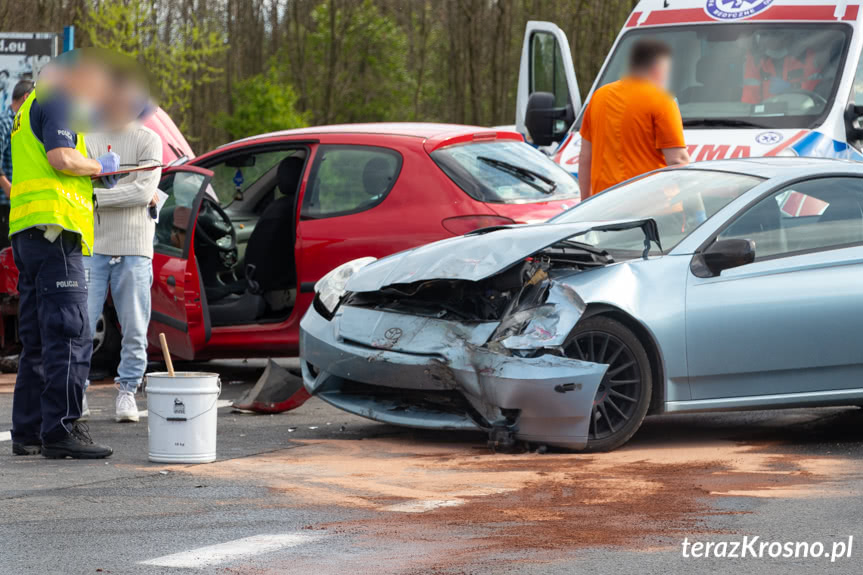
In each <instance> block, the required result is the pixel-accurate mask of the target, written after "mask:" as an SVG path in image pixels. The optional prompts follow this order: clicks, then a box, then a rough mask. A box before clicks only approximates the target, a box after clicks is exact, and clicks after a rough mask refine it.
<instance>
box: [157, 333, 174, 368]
mask: <svg viewBox="0 0 863 575" xmlns="http://www.w3.org/2000/svg"><path fill="white" fill-rule="evenodd" d="M159 343H161V344H162V357H164V358H165V364H166V365H167V366H168V375H170V376H171V377H174V362H172V361H171V352H170V350H169V349H168V340H167V339H166V338H165V334H164V333H160V334H159Z"/></svg>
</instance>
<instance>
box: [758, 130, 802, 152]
mask: <svg viewBox="0 0 863 575" xmlns="http://www.w3.org/2000/svg"><path fill="white" fill-rule="evenodd" d="M808 133H809V130H800V131H799V132H797V133H796V134H794V135H793V136H791V137H790V138H789V139H787V140H785V141H784V142H782V143H781V144H779V145H778V146H776V147H775V148H773V149H772V150H770V151H769V152H767V153H766V154H764V155H765V156H776V155H778V154H779V152H781V151H782V150H784V149H785V148H787V147H788V146H791V145H793V144H794V142H796V141H797V140H799V139H800V138H802V137H803V136H805V135H806V134H808Z"/></svg>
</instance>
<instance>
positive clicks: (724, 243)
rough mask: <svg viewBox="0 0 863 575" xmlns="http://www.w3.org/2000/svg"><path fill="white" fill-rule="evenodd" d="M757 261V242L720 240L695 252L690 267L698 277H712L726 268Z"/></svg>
mask: <svg viewBox="0 0 863 575" xmlns="http://www.w3.org/2000/svg"><path fill="white" fill-rule="evenodd" d="M754 261H755V242H754V241H752V240H748V239H728V240H718V241H715V242H713V243H712V244H710V246H708V247H707V249H705V250H704V251H702V252H701V253H699V254H695V257H694V258H692V264H691V265H690V269H691V270H692V273H693V274H694V275H695V276H696V277H700V278H712V277H716V276H718V275H720V274H721V273H722V272H723V271H724V270H727V269H731V268H736V267H740V266H743V265H746V264H751V263H752V262H754Z"/></svg>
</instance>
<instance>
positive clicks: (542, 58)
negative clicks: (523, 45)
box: [530, 32, 569, 108]
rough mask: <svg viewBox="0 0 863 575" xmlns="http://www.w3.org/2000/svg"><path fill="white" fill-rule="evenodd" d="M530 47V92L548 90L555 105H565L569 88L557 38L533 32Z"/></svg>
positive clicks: (560, 106) (546, 33) (567, 100)
mask: <svg viewBox="0 0 863 575" xmlns="http://www.w3.org/2000/svg"><path fill="white" fill-rule="evenodd" d="M530 49H531V63H530V64H531V65H530V68H531V70H530V93H531V94H533V93H534V92H550V93H552V94H554V105H555V106H557V107H559V108H562V107H564V106H566V105H567V104H568V103H569V88H568V87H567V85H566V74H565V72H564V67H563V58H562V56H561V53H560V46H559V45H558V43H557V39H556V38H555V37H554V35H553V34H549V33H548V32H535V33H534V34H533V37H532V38H531V46H530Z"/></svg>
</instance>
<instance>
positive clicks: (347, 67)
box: [308, 0, 413, 123]
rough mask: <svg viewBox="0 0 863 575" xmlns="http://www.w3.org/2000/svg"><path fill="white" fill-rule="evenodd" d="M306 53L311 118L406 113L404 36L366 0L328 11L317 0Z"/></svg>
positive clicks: (408, 84) (408, 85)
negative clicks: (311, 73)
mask: <svg viewBox="0 0 863 575" xmlns="http://www.w3.org/2000/svg"><path fill="white" fill-rule="evenodd" d="M311 17H312V22H313V29H312V31H311V32H310V33H309V36H308V42H309V50H308V58H309V61H310V62H309V63H310V66H309V67H310V69H311V70H314V71H315V77H316V78H315V81H314V82H311V83H310V84H309V105H308V108H309V109H310V110H312V111H313V113H314V119H315V122H316V123H341V122H375V121H384V120H387V121H393V120H401V119H407V118H408V117H409V116H410V105H411V96H412V86H413V82H412V79H411V77H410V74H408V71H407V64H406V53H407V38H406V37H405V33H404V32H403V31H402V29H401V28H399V26H398V24H397V23H396V22H395V21H394V19H393V18H391V17H388V16H385V15H383V14H382V13H381V11H380V10H379V9H378V7H377V6H376V5H375V4H373V3H372V2H371V0H364V1H362V2H359V3H357V4H356V5H351V6H348V5H346V6H345V7H343V8H341V9H338V10H337V11H336V13H335V14H332V13H331V7H330V3H328V2H322V3H321V4H319V5H318V6H317V7H316V8H315V9H314V10H313V11H312V14H311Z"/></svg>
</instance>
